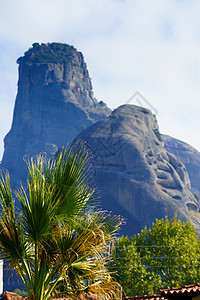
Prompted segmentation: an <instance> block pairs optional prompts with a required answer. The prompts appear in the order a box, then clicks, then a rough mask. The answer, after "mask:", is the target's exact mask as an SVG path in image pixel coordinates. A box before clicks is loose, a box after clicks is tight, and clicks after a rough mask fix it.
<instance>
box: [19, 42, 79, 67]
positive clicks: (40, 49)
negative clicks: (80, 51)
mask: <svg viewBox="0 0 200 300" xmlns="http://www.w3.org/2000/svg"><path fill="white" fill-rule="evenodd" d="M75 50H76V49H75V48H74V47H73V46H69V45H67V44H62V43H48V44H43V43H42V44H39V43H34V44H33V45H32V48H30V49H29V50H28V51H26V52H25V53H24V56H22V57H20V58H18V60H17V63H21V62H28V63H33V62H35V63H44V62H48V63H68V62H69V61H70V60H71V59H72V55H73V52H74V51H75Z"/></svg>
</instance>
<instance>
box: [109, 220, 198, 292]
mask: <svg viewBox="0 0 200 300" xmlns="http://www.w3.org/2000/svg"><path fill="white" fill-rule="evenodd" d="M199 265H200V241H199V237H198V235H197V234H196V233H195V230H194V228H193V226H192V225H191V224H190V223H189V221H187V222H185V223H182V222H181V221H179V220H177V216H175V217H174V218H173V219H172V220H171V221H170V220H168V218H167V217H166V218H165V219H162V220H156V223H153V225H152V228H150V229H147V228H145V229H144V230H142V231H141V233H139V234H138V235H137V236H134V237H131V238H128V237H121V238H119V239H118V240H117V242H116V249H115V252H114V264H113V265H112V266H111V267H110V270H112V271H115V272H116V274H115V276H114V277H115V278H116V279H117V280H118V282H119V283H120V284H121V285H122V287H123V290H124V292H125V294H126V295H127V296H134V295H144V294H148V295H151V294H154V293H157V292H158V290H159V289H160V288H171V287H176V286H182V285H185V284H192V283H194V282H198V281H199V276H200V268H199Z"/></svg>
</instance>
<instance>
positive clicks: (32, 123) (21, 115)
mask: <svg viewBox="0 0 200 300" xmlns="http://www.w3.org/2000/svg"><path fill="white" fill-rule="evenodd" d="M54 46H55V47H54ZM60 49H61V50H62V51H61V50H60ZM52 53H53V54H52ZM48 60H49V61H50V62H48ZM18 63H19V81H18V93H17V97H16V102H15V109H14V115H13V122H12V128H11V130H10V132H9V133H8V134H7V136H6V137H5V139H4V145H5V146H4V147H5V150H4V155H3V160H2V165H1V167H2V168H5V169H8V170H9V172H10V174H11V177H12V181H13V183H14V181H19V180H21V181H25V180H26V175H27V170H26V165H25V163H24V161H23V158H24V156H29V157H31V156H35V155H36V154H38V153H40V152H46V153H47V155H48V157H52V156H53V155H54V154H55V153H56V151H57V149H58V148H61V147H62V146H66V145H67V144H70V143H71V141H72V140H73V139H74V137H75V136H76V135H77V134H79V133H80V132H81V131H82V130H83V129H85V128H87V127H88V126H90V125H91V124H93V123H94V122H96V121H97V120H100V119H102V118H104V117H105V116H107V115H109V114H110V110H109V109H108V108H107V106H106V105H105V104H104V103H102V102H100V103H98V102H97V100H96V99H95V98H94V97H93V92H92V85H91V81H90V78H89V74H88V71H87V68H86V64H85V62H84V59H83V55H82V54H81V53H80V52H78V51H76V50H75V49H74V48H73V47H71V46H68V45H63V44H56V43H53V44H47V45H45V44H42V45H39V44H33V48H31V49H29V51H28V52H26V53H25V56H24V57H21V58H20V59H19V60H18Z"/></svg>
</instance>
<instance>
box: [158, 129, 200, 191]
mask: <svg viewBox="0 0 200 300" xmlns="http://www.w3.org/2000/svg"><path fill="white" fill-rule="evenodd" d="M162 139H163V142H164V146H165V149H166V150H167V151H169V152H171V153H173V154H174V155H175V156H176V157H178V158H179V159H180V161H181V162H182V163H183V164H184V165H185V167H186V170H187V172H188V174H189V178H190V182H191V189H192V191H193V192H194V193H196V194H197V195H200V152H199V151H197V150H196V149H195V148H193V147H192V146H190V145H188V144H187V143H184V142H182V141H180V140H178V139H175V138H173V137H171V136H168V135H163V134H162Z"/></svg>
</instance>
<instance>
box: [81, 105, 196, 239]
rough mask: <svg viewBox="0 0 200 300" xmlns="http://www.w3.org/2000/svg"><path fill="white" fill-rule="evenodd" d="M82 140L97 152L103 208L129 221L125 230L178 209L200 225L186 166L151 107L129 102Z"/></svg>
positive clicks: (183, 216)
mask: <svg viewBox="0 0 200 300" xmlns="http://www.w3.org/2000/svg"><path fill="white" fill-rule="evenodd" d="M76 139H82V140H85V141H86V142H87V145H88V147H89V148H90V149H91V151H92V153H93V156H94V158H93V165H94V169H95V174H96V181H97V186H98V187H99V190H100V195H101V198H102V203H103V204H102V205H103V209H106V210H111V211H113V213H114V214H120V215H122V216H124V217H125V219H126V220H127V225H126V226H124V228H123V229H122V230H123V233H125V234H127V233H128V234H130V235H132V234H133V233H137V232H138V231H140V230H141V229H142V228H144V226H145V225H147V226H151V224H152V222H154V221H155V219H156V218H162V217H164V216H166V215H167V216H169V217H173V216H174V213H177V215H178V217H179V218H180V219H181V220H186V219H187V218H190V220H191V221H192V222H193V223H194V224H195V225H197V226H199V225H200V224H199V223H198V218H196V215H198V214H199V213H198V211H199V206H198V203H197V201H196V199H195V197H194V196H193V194H192V192H191V185H190V180H189V177H188V173H187V171H186V169H185V166H184V165H183V164H182V163H181V161H180V160H179V159H177V158H176V157H175V156H174V155H173V154H172V153H170V152H168V151H167V150H166V149H165V148H164V144H163V142H162V139H161V136H160V133H159V129H158V125H157V122H156V119H155V117H154V116H153V115H152V113H151V112H150V111H149V110H147V109H144V108H141V107H138V106H133V105H123V106H121V107H119V108H118V109H116V110H115V111H113V113H112V114H111V115H110V117H108V118H106V119H105V120H102V121H99V122H97V123H96V124H94V125H92V126H90V127H89V128H88V129H86V130H84V131H83V132H82V133H81V134H80V135H79V136H78V137H77V138H76ZM190 211H193V212H194V214H192V215H191V213H190ZM195 214H196V215H195ZM199 228H200V227H199Z"/></svg>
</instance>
